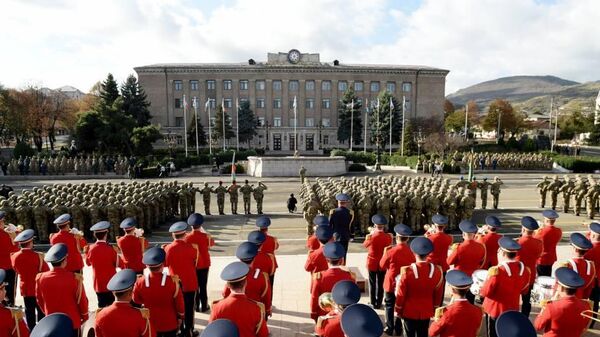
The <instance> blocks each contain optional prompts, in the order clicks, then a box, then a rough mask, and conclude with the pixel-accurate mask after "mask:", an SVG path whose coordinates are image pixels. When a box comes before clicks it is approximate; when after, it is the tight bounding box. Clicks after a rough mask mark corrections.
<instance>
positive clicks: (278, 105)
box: [273, 98, 281, 109]
mask: <svg viewBox="0 0 600 337" xmlns="http://www.w3.org/2000/svg"><path fill="white" fill-rule="evenodd" d="M273 109H281V98H275V99H274V100H273Z"/></svg>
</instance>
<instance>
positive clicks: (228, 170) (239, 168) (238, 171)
mask: <svg viewBox="0 0 600 337" xmlns="http://www.w3.org/2000/svg"><path fill="white" fill-rule="evenodd" d="M235 173H236V174H242V173H246V169H245V168H244V166H243V165H241V164H235ZM221 174H231V164H227V165H225V166H223V167H221Z"/></svg>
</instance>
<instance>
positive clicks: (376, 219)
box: [371, 214, 388, 225]
mask: <svg viewBox="0 0 600 337" xmlns="http://www.w3.org/2000/svg"><path fill="white" fill-rule="evenodd" d="M371 221H372V222H373V223H374V224H375V225H387V223H388V221H387V219H386V218H385V216H383V215H381V214H375V215H373V216H372V217H371Z"/></svg>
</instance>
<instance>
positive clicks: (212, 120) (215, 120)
mask: <svg viewBox="0 0 600 337" xmlns="http://www.w3.org/2000/svg"><path fill="white" fill-rule="evenodd" d="M216 122H217V117H211V118H210V126H215V123H216Z"/></svg>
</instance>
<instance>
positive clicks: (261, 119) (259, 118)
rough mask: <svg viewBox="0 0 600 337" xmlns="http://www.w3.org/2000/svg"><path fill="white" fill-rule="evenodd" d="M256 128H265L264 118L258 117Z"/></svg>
mask: <svg viewBox="0 0 600 337" xmlns="http://www.w3.org/2000/svg"><path fill="white" fill-rule="evenodd" d="M258 126H265V118H264V117H258Z"/></svg>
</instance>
